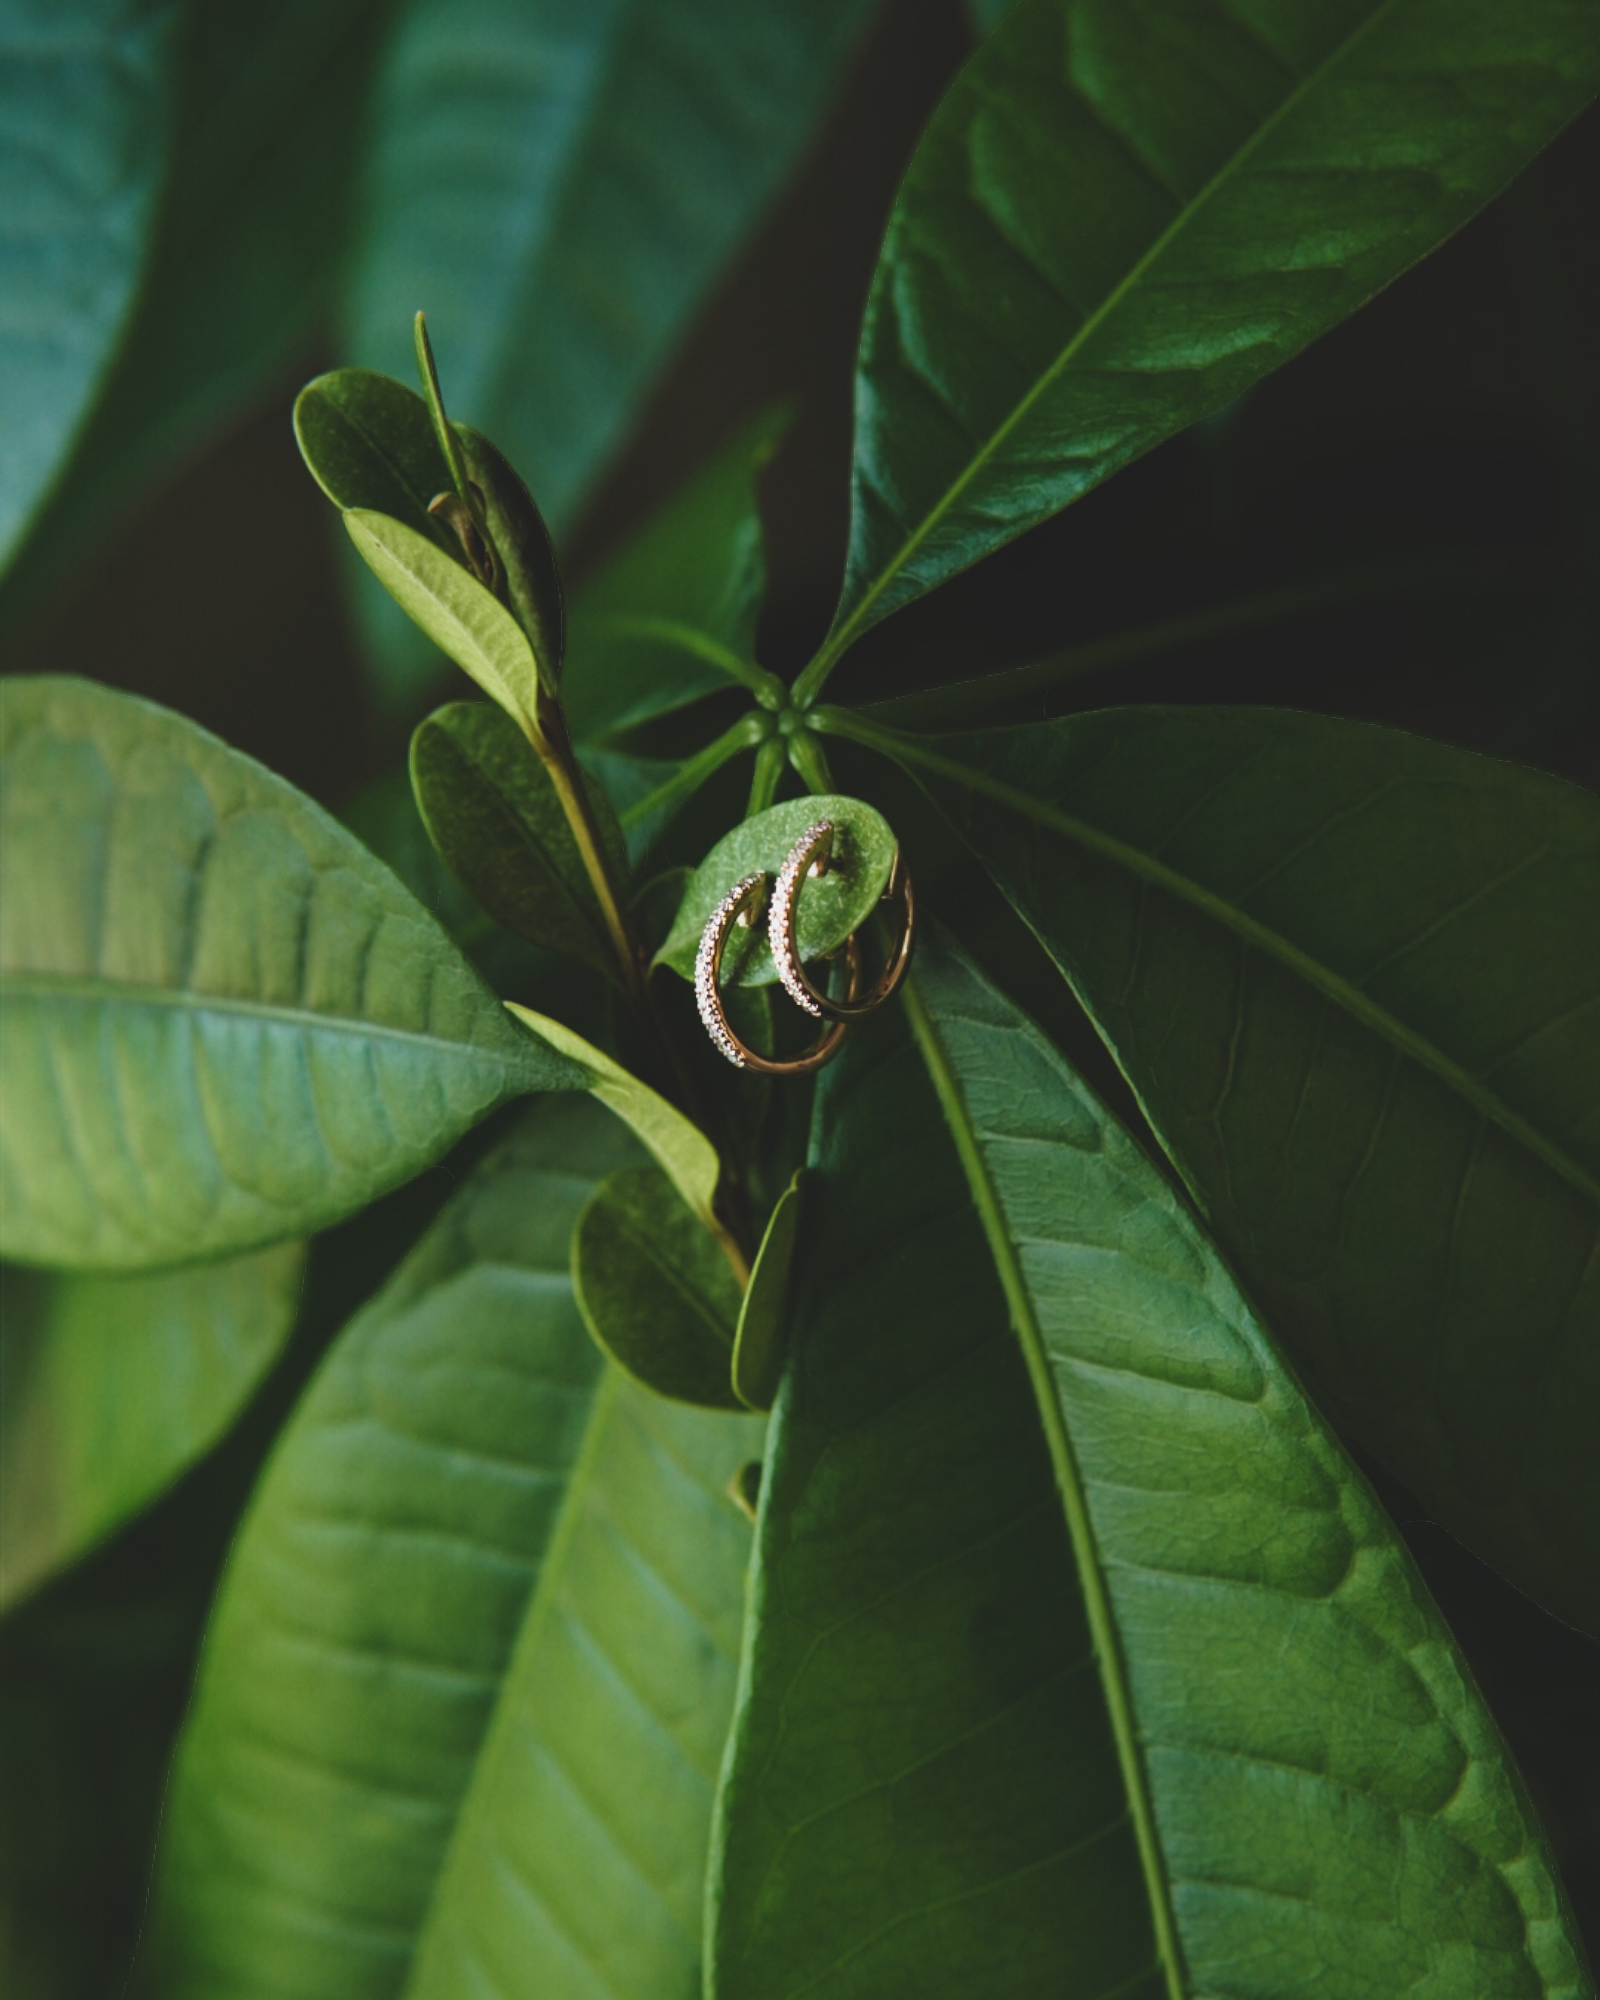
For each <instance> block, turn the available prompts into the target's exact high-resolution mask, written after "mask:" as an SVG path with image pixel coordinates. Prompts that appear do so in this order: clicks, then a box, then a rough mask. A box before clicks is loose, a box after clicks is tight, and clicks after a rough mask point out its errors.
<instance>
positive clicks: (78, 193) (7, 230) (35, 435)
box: [0, 0, 176, 558]
mask: <svg viewBox="0 0 1600 2000" xmlns="http://www.w3.org/2000/svg"><path fill="white" fill-rule="evenodd" d="M175 12H176V9H175V8H174V7H173V6H171V5H165V4H145V5H141V6H137V7H128V6H126V5H124V4H121V0H5V5H4V6H3V7H0V186H4V188H5V191H6V197H5V205H4V211H3V215H0V437H3V438H4V439H5V450H4V453H3V454H0V558H3V557H4V556H5V555H6V554H7V553H8V552H9V551H10V549H11V548H12V546H13V545H14V544H15V542H16V540H17V537H18V536H19V535H20V534H21V532H22V530H23V528H24V527H25V526H26V525H27V522H28V519H29V516H30V515H31V514H32V512H33V509H34V508H35V507H36V506H37V504H38V502H39V500H40V499H41V498H42V497H43V494H44V492H45V490H46V489H47V488H48V486H49V484H50V482H51V480H52V478H53V477H54V476H55V473H56V471H57V468H58V466H59V464H60V462H61V459H62V457H63V455H64V454H65V452H66V451H67V449H68V447H69V446H70V444H71V442H72V439H73V437H74V435H75V433H76V431H77V429H78V426H79V424H80V423H81V422H82V420H83V418H84V416H85V414H86V413H87V410H88V406H89V402H90V399H91V398H92V397H93V395H94V393H95V390H96V389H97V387H98V386H99V383H100V379H101V377H102V375H103V374H104V372H105V369H106V366H107V364H108V362H109V361H110V359H111V357H112V354H113V352H114V351H115V347H116V343H117V339H118V336H119V335H120V333H121V331H122V328H123V324H124V322H125V320H126V319H127V316H128V311H129V308H130V306H131V305H132V302H133V297H134V292H135V289H136V287H137V284H138V280H139V273H140V271H141V269H142V267H143V264H144V259H145V255H146V252H147V249H148V242H149V234H150V227H151V222H152V217H153V213H154V206H155V195H156V189H157V186H158V183H159V180H160V175H161V169H162V166H163V163H164V154H165V148H166V142H167V128H168V123H169V112H170V106H169V78H168V70H169V51H170V40H171V24H172V20H173V16H174V14H175Z"/></svg>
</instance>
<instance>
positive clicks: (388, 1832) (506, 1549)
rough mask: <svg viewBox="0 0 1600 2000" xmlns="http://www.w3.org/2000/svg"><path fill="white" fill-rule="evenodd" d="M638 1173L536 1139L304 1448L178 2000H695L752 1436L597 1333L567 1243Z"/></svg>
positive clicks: (178, 1895)
mask: <svg viewBox="0 0 1600 2000" xmlns="http://www.w3.org/2000/svg"><path fill="white" fill-rule="evenodd" d="M630 1156H631V1157H637V1155H636V1154H635V1153H634V1151H633V1148H632V1146H631V1144H630V1142H629V1141H628V1140H627V1138H626V1135H625V1134H623V1133H622V1132H621V1131H620V1130H619V1129H618V1128H617V1127H616V1126H615V1125H614V1124H613V1123H612V1121H611V1120H610V1119H608V1118H606V1117H605V1116H604V1115H603V1114H602V1113H601V1112H600V1111H599V1110H598V1109H597V1108H596V1107H594V1106H591V1105H589V1104H588V1103H587V1102H586V1101H582V1100H580V1101H578V1102H576V1103H553V1104H547V1105H542V1106H540V1107H538V1110H537V1112H536V1113H535V1115H533V1116H532V1117H530V1118H528V1119H527V1120H525V1121H524V1123H523V1124H522V1125H521V1126H520V1127H519V1129H518V1132H517V1133H516V1135H515V1136H514V1137H513V1138H512V1140H511V1141H510V1142H509V1143H508V1144H507V1145H505V1146H503V1147H502V1148H501V1149H500V1150H499V1151H498V1152H497V1153H495V1154H494V1155H493V1156H492V1157H491V1158H490V1159H489V1160H488V1161H486V1162H485V1163H484V1165H483V1166H481V1167H480V1168H479V1169H478V1170H477V1171H476V1172H475V1173H474V1175H473V1176H472V1178H471V1180H469V1181H468V1183H467V1184H466V1186H465V1187H464V1188H463V1189H462V1190H461V1192H460V1194H459V1195H457V1196H456V1197H455V1199H454V1200H453V1201H452V1202H451V1203H450V1205H449V1206H448V1207H447V1208H446V1210H445V1211H444V1212H443V1214H442V1215H441V1216H440V1218H439V1220H438V1221H437V1222H436V1224H435V1225H434V1227H433V1228H432V1229H431V1230H430V1231H429V1233H428V1234H427V1236H426V1237H425V1238H424V1239H423V1240H422V1242H421V1243H420V1244H419V1245H418V1246H417V1249H416V1250H415V1251H414V1252H413V1254H412V1256H411V1257H410V1258H409V1259H408V1260H407V1262H406V1263H405V1264H404V1265H403V1266H402V1267H401V1269H400V1270H399V1271H398V1272H397V1273H396V1274H395V1276H394V1278H393V1279H392V1280H391V1281H390V1283H389V1284H388V1285H387V1286H386V1287H385V1288H384V1290H383V1291H382V1292H381V1293H380V1294H379V1295H378V1297H377V1298H376V1299H374V1300H373V1301H372V1303H371V1304H370V1305H369V1306H367V1307H366V1308H365V1309H364V1310H363V1311H362V1312H361V1313H359V1314H358V1315H357V1316H356V1318H355V1319H354V1320H353V1321H352V1322H351V1323H350V1325H349V1326H348V1327H347V1328H346V1329H345V1331H344V1332H343V1333H342V1334H341V1335H340V1336H339V1338H338V1340H337V1342H336V1343H335V1345H334V1346H333V1348H332V1349H331V1350H330V1352H329V1355H328V1358H327V1360H326V1362H325V1363H324V1365H323V1367H322V1369H321V1371H320V1373H319V1374H318V1376H317V1377H316V1379H315V1381H314V1382H313V1384H312V1386H311V1388H310V1390H309V1391H308V1393H307V1395H306V1397H305V1398H304V1400H303V1402H302V1403H301V1405H300V1407H299V1409H298V1410H297V1411H296V1413H295V1415H294V1417H293V1419H292V1420H291V1423H290V1425H289V1427H288V1429H287V1431H286V1432H285V1434H284V1436H283V1438H282V1440H281V1442H280V1444H279V1447H278V1449H277V1452H276V1454H275V1456H274V1458H273V1460H272V1462H271V1465H270V1466H269V1468H268V1471H267V1474H266V1476H265V1478H264V1480H263V1483H262V1485H261V1488H260V1489H259V1491H258V1493H257V1495H256V1498H255V1501H254V1503H253V1505H252V1508H251V1512H250V1514H249V1516H248V1517H247V1520H246V1522H245V1526H244V1528H243V1530H242V1532H241V1535H240V1538H239V1541H238V1543H237V1544H236V1546H235V1549H234V1552H233V1555H232V1558H231V1560H230V1562H229V1566H228V1570H227V1574H226V1576H225V1578H224V1581H223V1585H222V1589H221V1592H220V1595H219V1598H218V1602H217V1607H216V1611H215V1613H214V1616H213V1620H212V1624H211V1628H210V1631H209V1633H208V1636H207V1640H206V1645H205V1650H204V1654H203V1657H202V1662H201V1669H200V1674H199V1680H198V1685H197V1689H196V1693H195V1699H194V1704H193V1707H192V1709H191V1712H190V1715H189V1718H188V1721H187V1723H186V1726H185V1730H184V1735H183V1738H182V1740H181V1742H180V1746H179V1751H178V1756H177V1760H176V1764H175V1768H174V1774H173V1779H172V1785H171V1790H170V1793H169V1798H168V1804H167V1811H166V1817H165V1827H164V1840H163V1849H162V1853H161V1855H160V1858H159V1864H158V1872H157V1881H156V1890H155V1898H154V1910H153V1925H152V1929H153V1946H154V1952H153V1968H152V1969H153V1971H154V1973H155V1982H156V1986H157V1989H158V1990H159V1991H160V1992H161V1993H162V1995H163V1996H164V2000H167V1996H170V2000H186V1996H190V1995H196V1996H198V1995H202V1994H204V1995H214V1994H217V1993H221V1992H225V1993H228V1994H230V1995H235V1996H238V2000H248V1996H263V2000H265V1996H267V1995H280V1994H284V1993H291V1992H292V1993H294V1994H295V1995H297V1996H298V2000H379V1996H382V2000H390V1996H393V1995H394V1994H396V1993H398V1992H399V1991H401V1989H402V1988H403V1989H404V1990H405V1992H406V1993H407V1994H408V1995H409V1996H411V2000H432V1996H435V1995H440V1996H442V1995H446V1994H449V1995H456V1994H460V1993H462V1992H464V1991H467V1990H469V1989H470V1990H474V1991H477V1992H481V1993H493V1994H505V1995H510V1994H513V1993H525V1992H531V1991H536V1992H538V1993H541V1994H547V1995H550V1996H552V2000H555V1996H560V1995H566V1994H572V1995H574V1996H576V1995H580V1994H582V1995H589V1994H593V1993H594V1992H596V1991H597V1990H602V1991H603V1990H608V1989H609V1990H614V1991H617V1992H627V1993H640V1994H650V1995H652V1996H653V1995H658V1994H659V1995H663V1996H667V2000H672V1996H681V2000H691V1996H696V1995H698V1993H699V1978H700V1974H699V1908H700V1900H701V1893H702V1890H701V1883H702V1859H703V1855H704V1852H705V1844H706V1837H707V1826H708V1822H709V1815H710V1806H711V1796H712V1789H713V1785H714V1781H715V1775H716V1769H717V1760H718V1757H719V1755H720V1752H721V1747H722V1741H723V1736H724V1733H725V1729H726V1721H727V1715H728V1711H729V1708H730V1705H731V1701H732V1693H733V1681H734V1673H735V1665H736V1660H737V1641H738V1621H739V1609H740V1602H741V1596H742V1589H743V1573H744V1566H745V1560H746V1555H747V1552H748V1547H749V1530H748V1527H747V1526H746V1524H745V1523H744V1522H743V1521H742V1520H741V1519H740V1518H739V1515H738V1513H737V1512H736V1510H735V1509H734V1508H733V1507H732V1506H731V1505H730V1503H729V1502H728V1500H727V1499H726V1498H725V1497H724V1493H723V1487H724V1485H725V1483H726V1481H727V1480H728V1478H729V1476H730V1474H731V1473H732V1472H733V1471H734V1469H735V1468H736V1467H737V1465H738V1464H739V1462H740V1461H741V1459H743V1458H745V1457H747V1456H748V1455H749V1452H750V1450H751V1447H752V1443H753V1442H754V1440H755V1438H756V1437H757V1436H758V1433H755V1432H754V1431H753V1429H752V1427H751V1426H750V1425H748V1424H747V1423H741V1422H738V1421H735V1420H732V1419H729V1418H725V1417H711V1416H708V1415H706V1414H705V1413H703V1412H700V1411H695V1410H687V1409H681V1408H676V1407H674V1406H672V1405H670V1404H667V1403H664V1402H662V1401H660V1400H659V1399H657V1398H654V1397H651V1396H648V1395H646V1394H644V1393H643V1392H641V1391H637V1390H635V1389H634V1388H633V1387H632V1386H631V1385H630V1384H629V1383H628V1382H627V1381H626V1380H625V1379H624V1378H623V1377H621V1376H620V1375H619V1374H618V1373H617V1372H616V1371H615V1370H612V1369H609V1368H607V1367H606V1365H605V1364H604V1362H603V1360H602V1358H601V1356H600V1354H599V1353H598V1351H597V1350H596V1349H595V1347H594V1345H593V1343H592V1342H591V1341H590V1339H589V1337H588V1335H587V1334H586V1333H585V1331H584V1328H583V1324H582V1321H581V1319H580V1317H579V1314H578V1311H577V1307H576V1305H575V1303H574V1301H573V1297H572V1292H571V1287H570V1282H569V1279H568V1276H567V1256H568V1247H567V1246H568V1239H569V1237H570V1235H571V1231H572V1227H573V1224H574V1222H575V1220H576V1218H577V1215H578V1213H579V1210H580V1209H581V1207H582V1205H583V1203H584V1201H585V1200H586V1199H587V1197H588V1194H589V1192H590V1189H591V1188H592V1186H593V1185H594V1182H595V1180H596V1178H597V1177H598V1176H600V1175H602V1174H604V1173H606V1172H609V1171H610V1170H611V1169H612V1168H613V1167H614V1166H615V1165H616V1164H617V1162H618V1161H619V1160H621V1159H626V1158H629V1157H630Z"/></svg>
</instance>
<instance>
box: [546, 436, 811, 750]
mask: <svg viewBox="0 0 1600 2000" xmlns="http://www.w3.org/2000/svg"><path fill="white" fill-rule="evenodd" d="M786 423H787V418H786V417H785V416H784V415H783V414H782V413H779V414H776V415H768V416H765V417H760V418H757V419H756V421H755V422H754V423H752V424H747V425H746V426H745V428H744V429H743V430H741V431H740V432H739V433H738V434H737V435H736V436H735V437H734V438H733V440H732V441H731V442H730V443H729V444H728V445H726V446H725V447H724V448H723V450H722V451H721V452H720V453H719V454H718V455H717V457H716V458H714V459H713V460H712V461H711V463H710V464H709V465H708V466H707V467H706V469H705V470H704V471H703V472H702V473H700V474H699V476H698V477H697V478H696V479H694V480H692V481H691V482H690V484H689V485H688V486H687V487H686V488H685V489H684V491H683V492H682V493H681V494H679V495H678V496H677V498H676V499H674V500H672V501H670V502H669V503H668V504H667V505H666V506H665V507H663V508H662V509H661V511H660V513H659V514H657V515H656V517H655V518H654V519H653V520H652V521H651V522H650V523H649V525H648V526H647V527H646V528H645V529H644V530H643V531H642V532H641V533H640V534H639V535H637V536H636V537H635V538H634V540H633V541H632V542H630V543H629V544H628V546H627V547H626V548H624V549H623V550H622V552H621V553H620V554H619V555H616V556H614V557H613V558H612V559H611V561H610V562H609V563H607V564H606V565H605V567H604V568H603V569H601V570H600V571H599V573H598V574H597V575H596V576H594V577H593V578H592V579H591V580H590V581H589V582H588V583H587V584H585V586H584V588H583V589H582V591H580V592H579V594H578V596H577V598H576V600H575V602H574V604H573V608H572V672H571V674H570V675H569V676H568V678H567V682H566V686H565V689H564V691H563V694H564V700H565V703H566V708H567V714H568V718H569V720H570V721H571V724H572V728H573V733H574V734H575V735H576V736H577V737H578V738H579V739H580V740H593V739H594V738H596V737H600V736H606V735H609V734H612V733H615V732H617V731H620V730H623V729H627V728H629V727H630V726H631V725H632V724H634V723H637V722H644V721H646V720H648V719H649V718H650V717H651V716H655V715H662V714H665V713H666V712H667V711H668V710H670V709H674V708H681V707H682V706H683V705H684V703H686V702H691V701H695V700H697V699H698V698H699V697H700V696H701V695H704V694H711V693H713V692H715V691H716V690H717V689H718V688H725V687H726V686H727V685H728V683H729V681H730V679H737V678H738V677H739V669H740V668H741V667H742V668H744V670H745V671H746V673H748V670H749V663H750V662H751V661H753V659H754V657H755V638H756V616H757V613H758V612H759V611H760V609H761V599H762V596H763V595H764V593H765V591H766V587H767V563H766V551H765V548H764V546H763V543H762V536H761V516H760V514H759V512H758V511H757V506H756V475H757V474H758V473H759V472H760V470H761V468H762V466H763V465H765V464H766V462H767V460H768V459H769V458H770V457H771V456H772V454H773V452H774V451H775V450H776V449H777V445H778V440H779V438H780V437H781V436H782V433H783V430H784V427H785V425H786Z"/></svg>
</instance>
